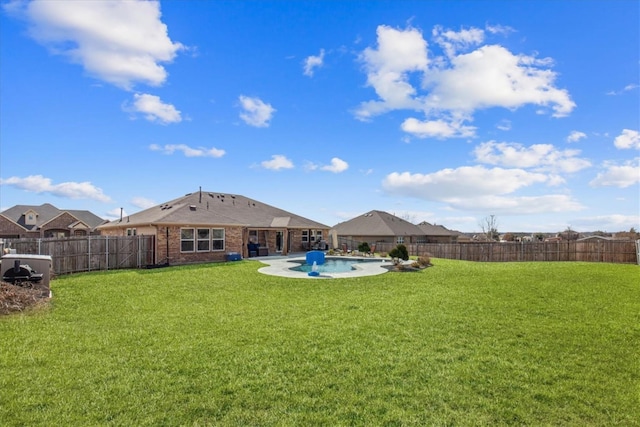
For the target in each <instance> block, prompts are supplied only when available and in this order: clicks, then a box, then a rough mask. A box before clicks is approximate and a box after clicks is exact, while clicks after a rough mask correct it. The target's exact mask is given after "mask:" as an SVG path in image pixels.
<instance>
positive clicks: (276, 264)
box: [251, 254, 391, 279]
mask: <svg viewBox="0 0 640 427" xmlns="http://www.w3.org/2000/svg"><path fill="white" fill-rule="evenodd" d="M335 258H340V259H346V260H353V262H354V263H358V262H359V261H363V262H360V263H359V264H355V265H354V266H353V267H354V270H351V271H348V272H344V273H321V274H320V275H319V276H315V277H314V276H309V275H308V274H307V273H306V272H304V271H294V270H290V269H291V268H292V267H298V266H299V265H300V262H303V263H304V262H306V258H305V255H304V254H302V255H294V256H290V257H281V258H273V257H261V258H251V259H255V260H257V261H260V262H262V263H263V264H267V267H262V268H260V269H259V270H258V272H260V273H262V274H268V275H270V276H280V277H291V278H296V279H347V278H351V277H364V276H375V275H378V274H383V273H386V272H387V271H389V270H387V269H386V268H385V266H389V265H391V260H389V259H386V258H370V257H369V258H367V257H355V256H344V257H340V256H338V257H335ZM375 260H378V262H376V261H375Z"/></svg>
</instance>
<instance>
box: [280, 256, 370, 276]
mask: <svg viewBox="0 0 640 427" xmlns="http://www.w3.org/2000/svg"><path fill="white" fill-rule="evenodd" d="M363 262H380V260H373V259H372V260H364V259H343V258H326V259H325V260H324V264H321V265H318V266H317V267H318V272H320V273H346V272H349V271H352V270H354V267H353V265H354V264H360V263H363ZM312 269H313V266H312V265H309V264H307V263H306V262H305V261H302V263H301V264H300V266H298V267H291V268H290V270H293V271H302V272H304V273H308V272H310V271H313V270H312Z"/></svg>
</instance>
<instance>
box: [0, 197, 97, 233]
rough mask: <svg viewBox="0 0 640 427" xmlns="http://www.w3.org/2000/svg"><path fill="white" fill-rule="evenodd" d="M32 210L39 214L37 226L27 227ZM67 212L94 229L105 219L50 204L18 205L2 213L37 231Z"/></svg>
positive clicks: (82, 211) (28, 228) (86, 212)
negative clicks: (25, 221) (26, 218)
mask: <svg viewBox="0 0 640 427" xmlns="http://www.w3.org/2000/svg"><path fill="white" fill-rule="evenodd" d="M29 210H32V211H34V212H35V213H37V214H38V216H37V218H36V225H33V226H32V225H26V224H25V223H24V216H23V215H24V214H25V213H26V212H27V211H29ZM64 212H67V213H69V214H71V215H73V216H74V217H75V218H77V219H78V220H80V221H82V222H84V223H85V224H87V226H89V228H91V229H94V228H95V227H97V226H99V225H100V224H102V223H103V222H104V219H102V218H100V217H99V216H97V215H95V214H93V213H91V212H90V211H85V210H68V209H58V208H56V207H55V206H53V205H52V204H50V203H44V204H42V205H40V206H34V205H16V206H14V207H12V208H9V209H7V210H5V211H3V212H1V213H2V215H4V216H5V217H7V218H9V219H10V220H12V221H13V222H15V223H17V224H19V225H20V226H22V227H24V228H25V229H27V230H36V229H38V228H40V227H42V226H43V225H44V224H46V223H47V222H49V221H51V220H52V219H54V218H55V217H57V216H59V215H61V214H63V213H64Z"/></svg>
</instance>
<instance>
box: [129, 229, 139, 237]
mask: <svg viewBox="0 0 640 427" xmlns="http://www.w3.org/2000/svg"><path fill="white" fill-rule="evenodd" d="M136 234H137V233H136V229H135V228H127V236H135V235H136Z"/></svg>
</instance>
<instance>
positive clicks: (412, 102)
mask: <svg viewBox="0 0 640 427" xmlns="http://www.w3.org/2000/svg"><path fill="white" fill-rule="evenodd" d="M494 30H495V32H498V29H495V28H494ZM377 36H378V37H377V46H376V47H375V48H372V47H368V48H366V49H365V50H364V51H363V52H362V54H361V55H360V60H361V61H362V62H363V63H364V69H365V72H366V74H367V84H368V86H370V87H372V88H373V89H374V90H375V92H376V94H377V96H378V99H376V100H371V101H366V102H363V103H361V104H360V106H359V107H358V108H357V109H356V111H355V116H356V118H357V119H359V120H370V119H371V118H372V117H374V116H376V115H380V114H383V113H386V112H389V111H392V110H414V111H422V112H424V114H425V119H424V120H420V119H416V118H411V119H405V121H404V123H403V129H405V130H406V131H408V132H411V131H413V132H416V131H417V130H418V128H421V127H426V131H425V132H419V131H418V132H416V135H424V136H425V137H426V136H431V135H440V137H459V136H460V134H461V133H462V134H467V133H471V131H472V130H474V129H473V128H471V127H468V126H465V125H464V122H465V121H470V120H473V114H474V112H475V111H477V110H479V109H487V108H496V107H497V108H507V109H510V110H514V109H517V108H520V107H522V106H524V105H528V104H532V105H535V106H538V107H544V109H549V110H550V112H551V114H552V115H553V116H555V117H562V116H566V115H568V114H569V113H571V111H572V110H573V109H574V107H575V103H574V102H573V101H572V100H571V97H570V96H569V93H568V92H567V91H566V90H565V89H558V88H557V87H555V80H556V77H557V74H556V73H555V72H554V71H552V70H551V69H550V68H549V67H550V66H552V64H553V61H552V60H551V59H550V58H538V57H536V56H527V55H516V54H513V53H512V52H510V51H509V50H507V49H506V48H504V47H502V46H499V45H483V46H480V47H478V48H476V49H475V50H473V51H471V52H468V53H465V51H466V50H469V49H470V48H475V46H476V45H479V44H481V43H482V42H483V40H484V31H483V30H480V29H477V28H470V29H464V30H462V31H458V32H455V31H450V30H446V31H445V30H443V29H441V28H440V27H436V28H435V29H434V31H433V36H434V38H435V41H436V43H438V44H440V45H441V46H443V48H444V50H445V51H446V52H447V54H448V56H447V57H446V58H443V57H433V58H432V59H429V58H430V52H429V50H428V43H427V41H426V40H425V39H424V38H423V35H422V33H421V32H420V31H419V30H417V29H415V28H408V29H405V30H398V29H394V28H390V27H387V26H384V25H381V26H379V27H378V29H377ZM459 51H462V53H458V52H459ZM412 77H413V78H418V79H420V80H421V83H422V84H421V85H418V84H414V83H413V82H412V80H411V78H412ZM544 109H539V111H544ZM447 123H449V125H448V126H447ZM420 124H422V125H420ZM433 127H437V129H433ZM453 128H457V129H464V132H453V131H452V129H453Z"/></svg>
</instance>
